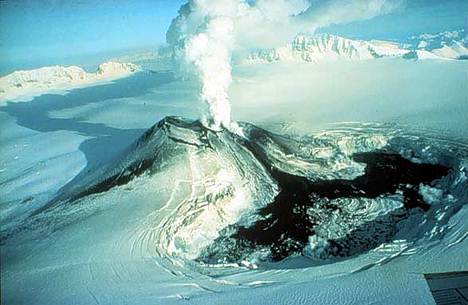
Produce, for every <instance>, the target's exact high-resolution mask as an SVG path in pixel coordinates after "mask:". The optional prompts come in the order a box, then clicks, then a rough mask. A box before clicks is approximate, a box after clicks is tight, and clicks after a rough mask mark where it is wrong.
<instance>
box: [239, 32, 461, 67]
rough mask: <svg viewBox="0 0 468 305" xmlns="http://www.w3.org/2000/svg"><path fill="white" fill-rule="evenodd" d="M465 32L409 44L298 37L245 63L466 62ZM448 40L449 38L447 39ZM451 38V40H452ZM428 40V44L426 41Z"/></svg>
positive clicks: (254, 54)
mask: <svg viewBox="0 0 468 305" xmlns="http://www.w3.org/2000/svg"><path fill="white" fill-rule="evenodd" d="M460 33H461V32H456V33H452V32H450V33H449V34H450V35H448V34H447V35H448V36H447V35H445V36H444V35H442V34H440V35H442V36H440V35H429V34H425V35H422V36H418V37H412V38H410V40H409V42H408V43H397V42H392V41H382V40H370V41H364V40H353V39H347V38H343V37H339V36H335V35H329V34H321V35H304V34H299V35H297V36H296V37H295V38H294V40H293V41H292V42H291V43H289V44H287V45H285V46H281V47H278V48H273V49H265V50H257V51H254V52H252V53H250V54H249V55H248V56H247V58H246V59H244V60H243V61H242V62H243V63H266V62H275V61H285V62H313V63H318V62H329V61H337V60H347V61H356V60H369V59H376V58H382V57H401V58H404V59H465V58H466V57H467V56H468V49H467V43H466V39H465V38H461V37H462V34H460ZM446 36H447V37H446ZM449 38H450V39H449ZM425 39H426V40H425Z"/></svg>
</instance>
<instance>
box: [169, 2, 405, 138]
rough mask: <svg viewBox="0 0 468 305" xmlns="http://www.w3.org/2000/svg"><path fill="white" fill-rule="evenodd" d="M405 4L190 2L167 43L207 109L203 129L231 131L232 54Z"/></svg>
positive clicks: (171, 28)
mask: <svg viewBox="0 0 468 305" xmlns="http://www.w3.org/2000/svg"><path fill="white" fill-rule="evenodd" d="M404 1H405V0H368V1H365V0H323V1H317V0H189V1H188V2H187V3H186V4H184V5H182V7H181V8H180V10H179V15H178V16H177V17H176V18H174V20H172V23H171V26H170V27H169V29H168V31H167V33H166V40H167V43H168V44H169V45H171V46H172V48H173V51H174V56H175V58H177V59H179V60H180V59H183V60H180V62H185V63H186V64H188V66H191V67H194V68H195V71H196V72H197V75H198V76H199V78H200V81H201V92H200V98H201V100H202V101H203V102H204V105H205V106H206V108H207V110H208V111H206V112H205V113H204V114H203V116H202V122H203V124H204V125H205V126H207V127H209V128H211V129H214V130H219V129H221V128H222V127H225V128H228V129H231V130H233V129H235V128H236V125H235V124H233V123H231V105H230V103H229V96H228V93H227V92H228V89H229V85H230V84H231V81H232V76H231V57H232V54H233V52H236V51H240V52H242V51H246V50H248V49H249V48H263V47H276V46H278V45H281V44H284V43H285V42H287V41H289V40H290V39H292V38H293V37H294V36H295V35H296V34H298V33H299V32H303V33H304V32H309V33H312V32H314V31H315V29H317V28H318V27H321V26H322V27H323V26H327V25H329V24H332V23H334V24H337V23H342V22H351V21H354V20H363V19H369V18H373V17H375V16H378V15H381V14H387V13H390V12H392V11H394V10H395V9H398V8H400V7H402V6H403V5H404V4H405V3H404Z"/></svg>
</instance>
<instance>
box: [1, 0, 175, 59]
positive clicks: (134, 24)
mask: <svg viewBox="0 0 468 305" xmlns="http://www.w3.org/2000/svg"><path fill="white" fill-rule="evenodd" d="M183 2H184V1H183V0H146V1H135V0H133V1H130V0H120V1H119V0H96V1H92V0H69V1H65V0H6V1H5V0H3V1H0V51H1V53H2V54H1V58H2V66H4V65H6V64H7V63H9V66H15V65H29V64H33V63H35V62H43V63H45V64H53V63H61V62H62V61H64V60H65V59H66V58H67V57H72V58H73V57H80V56H83V55H86V54H91V53H108V52H113V51H119V50H125V49H129V48H137V47H148V46H154V45H156V44H158V43H161V42H164V37H165V32H166V30H167V27H168V26H169V24H170V22H171V20H172V18H173V17H174V16H175V15H176V14H177V10H178V9H179V7H180V5H181V4H182V3H183Z"/></svg>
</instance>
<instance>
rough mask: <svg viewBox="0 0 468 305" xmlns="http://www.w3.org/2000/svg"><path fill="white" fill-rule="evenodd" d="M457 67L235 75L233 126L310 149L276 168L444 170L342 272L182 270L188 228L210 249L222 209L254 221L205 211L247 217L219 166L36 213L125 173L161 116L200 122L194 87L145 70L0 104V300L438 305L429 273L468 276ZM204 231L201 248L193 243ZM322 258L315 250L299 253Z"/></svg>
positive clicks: (251, 68)
mask: <svg viewBox="0 0 468 305" xmlns="http://www.w3.org/2000/svg"><path fill="white" fill-rule="evenodd" d="M467 68H468V63H467V62H466V61H446V60H429V61H408V60H405V59H402V58H387V59H381V60H378V61H377V60H376V61H365V62H361V61H359V62H347V63H343V62H340V63H339V64H338V63H333V62H329V63H320V64H303V63H302V64H291V63H281V62H278V63H273V64H267V65H265V64H258V65H239V66H236V67H234V84H233V86H232V87H231V90H230V96H231V102H232V105H233V117H234V119H235V120H240V121H248V122H250V123H255V124H257V125H258V126H262V127H265V128H266V129H268V130H272V131H275V132H277V133H280V134H283V135H288V136H290V137H292V138H297V137H299V138H301V139H308V137H312V138H313V139H314V141H313V143H315V144H314V145H316V146H313V145H312V149H313V152H314V154H313V156H314V158H317V160H315V159H311V160H305V161H304V160H302V161H300V160H298V159H296V158H295V157H294V156H290V155H281V154H280V155H278V156H279V157H278V158H279V160H281V162H285V163H284V164H286V165H285V166H290V165H291V164H293V165H294V166H297V168H309V167H308V166H312V167H310V168H312V169H315V167H313V164H314V162H315V161H317V162H318V164H322V162H323V160H329V158H330V157H332V161H333V162H331V163H326V165H327V166H324V167H323V168H321V169H320V168H319V169H318V170H317V169H316V170H317V172H318V173H321V174H324V175H325V174H326V173H331V175H335V174H334V173H335V171H336V175H338V177H340V175H351V176H353V175H356V173H359V172H360V171H362V166H361V165H359V164H358V163H356V162H352V161H351V160H350V158H349V155H350V154H351V153H352V152H354V151H362V150H364V151H365V150H375V149H382V148H385V147H387V148H388V147H389V149H391V150H392V151H397V152H399V153H401V154H402V155H403V156H405V157H406V158H409V159H412V160H415V162H421V161H422V162H431V163H443V164H444V165H446V166H450V167H451V168H452V170H451V173H450V174H449V176H447V177H445V178H444V179H442V180H441V181H440V182H438V184H437V185H435V186H432V187H429V186H426V185H422V186H421V187H420V192H421V193H422V194H423V197H424V198H425V199H426V200H427V201H428V202H429V203H431V204H433V205H434V208H433V209H431V210H429V211H428V213H427V214H421V213H419V214H418V213H413V214H411V215H410V216H409V217H408V218H407V219H406V220H405V221H404V222H402V223H400V228H399V231H398V233H397V235H395V237H394V238H393V240H392V241H390V242H388V243H384V244H381V245H380V246H379V247H377V248H375V249H372V250H370V251H366V252H364V253H361V254H360V255H355V256H351V257H346V258H339V259H337V258H327V259H316V258H313V257H306V256H296V257H290V258H287V259H285V260H283V261H281V262H276V263H273V262H261V261H260V262H259V261H245V262H242V263H240V264H237V265H236V264H231V265H229V266H216V267H215V266H212V267H210V266H203V265H200V264H198V263H190V262H187V260H186V259H187V257H189V255H186V254H187V253H189V254H190V253H193V252H189V250H190V249H192V250H193V249H196V247H197V244H196V243H193V244H190V242H191V240H190V238H189V237H190V236H189V235H187V233H186V232H184V229H187V228H189V229H191V230H193V232H195V233H196V234H194V241H197V242H203V243H205V242H206V241H207V240H210V239H213V238H214V235H216V234H217V232H216V230H218V227H216V228H215V229H216V230H212V229H213V227H212V226H210V223H209V222H206V221H204V219H218V218H216V217H218V216H217V214H216V212H219V211H223V212H224V213H226V215H227V216H225V217H226V219H227V220H225V221H232V219H233V217H234V218H235V217H237V216H238V215H237V216H236V213H242V211H244V212H245V210H248V208H245V207H243V208H242V211H241V212H239V211H237V210H235V209H234V210H233V209H229V204H227V205H226V203H225V202H223V201H219V202H220V203H219V204H220V205H219V209H218V210H216V209H214V211H212V210H210V205H204V204H203V203H204V202H205V201H204V200H207V198H213V197H216V196H217V194H218V195H219V194H220V192H224V190H228V191H227V192H228V194H231V193H232V194H234V195H233V196H234V197H233V198H237V199H236V200H237V201H236V202H238V203H242V204H245V198H248V196H247V195H248V194H255V190H251V189H252V188H253V187H254V186H255V185H257V184H255V183H252V184H250V185H249V184H248V183H245V181H242V176H230V175H226V174H225V172H223V170H224V171H227V173H228V174H229V173H232V172H235V170H236V168H237V167H236V166H241V165H239V164H237V165H236V162H234V161H232V160H231V159H229V158H227V159H226V156H225V155H224V153H219V154H201V153H197V151H196V150H195V149H194V148H188V150H187V151H189V152H190V153H188V154H182V155H181V156H179V157H170V158H169V157H168V158H167V159H164V164H165V166H161V168H158V169H157V170H155V171H154V172H152V173H151V174H149V173H146V174H143V175H141V176H139V177H135V178H133V179H132V180H130V181H129V182H128V183H126V184H123V185H120V186H115V187H114V188H112V189H110V190H108V191H106V192H103V193H99V194H91V195H89V196H85V197H83V198H80V199H78V200H77V201H75V202H67V201H58V202H56V203H55V204H54V205H52V206H51V207H49V208H48V209H46V210H45V212H41V213H35V212H36V211H38V210H40V209H41V208H42V207H44V205H46V204H47V203H48V202H50V201H51V200H52V199H53V198H54V197H55V196H57V195H58V196H60V195H61V194H73V192H74V190H76V189H80V187H81V186H83V185H87V183H90V182H89V181H90V180H92V179H94V178H92V177H96V176H97V177H100V176H105V175H106V174H103V172H105V168H106V167H108V166H112V164H122V163H119V162H120V161H118V160H120V158H121V157H122V156H127V155H128V153H129V151H130V154H131V153H132V151H133V150H131V149H130V150H129V149H127V147H128V146H129V145H131V143H133V141H135V140H136V139H137V138H138V137H139V136H140V135H141V134H142V133H143V132H144V131H145V130H146V129H147V128H149V127H151V126H152V125H153V124H155V123H157V122H158V121H159V120H161V119H162V118H164V117H165V116H167V115H179V116H182V117H189V118H197V116H198V109H197V108H198V104H199V103H198V102H197V92H198V85H197V83H196V82H193V81H182V80H180V79H178V78H176V77H175V76H174V75H173V74H172V73H171V72H170V71H156V72H155V71H147V70H144V67H143V72H141V73H137V74H135V75H132V76H130V77H127V78H124V79H120V80H117V81H114V82H112V83H106V84H98V85H96V86H91V87H85V88H78V89H74V90H71V91H69V92H68V93H65V94H50V93H49V94H43V95H40V96H37V97H35V98H34V99H32V100H30V101H27V102H24V103H14V102H6V103H4V104H3V105H2V106H1V107H0V116H1V120H0V124H1V126H0V130H1V131H2V132H1V133H0V145H1V147H2V151H1V155H0V162H1V163H0V193H1V194H2V196H1V199H0V200H1V203H0V209H1V210H0V212H1V214H0V217H1V228H0V229H1V232H2V245H1V251H2V255H1V265H2V270H1V272H2V274H1V277H2V281H1V292H2V293H1V298H2V303H5V304H92V303H97V304H180V303H187V304H309V303H312V304H434V301H433V299H432V297H431V295H430V292H429V288H428V286H427V284H426V282H425V280H424V277H423V273H431V272H442V271H455V270H461V269H467V268H468V264H467V261H466V259H464V258H466V256H467V250H466V249H468V238H467V236H468V227H467V222H466V218H467V216H468V205H467V204H466V203H467V200H468V195H467V192H466V185H467V182H466V179H467V178H466V175H467V145H468V137H467V135H466V130H467V128H468V90H467V84H468V75H467V72H466V71H468V69H467ZM338 122H348V123H338ZM349 122H354V123H349ZM171 128H172V127H171ZM171 130H172V131H171V132H173V134H171V136H175V137H178V136H180V137H183V135H180V134H179V133H178V132H177V128H175V129H171ZM190 137H191V136H190ZM190 139H192V138H190ZM194 139H195V140H196V138H194ZM195 140H194V141H195ZM168 141H169V140H168ZM171 143H172V142H171ZM226 143H231V142H226ZM307 143H309V142H307ZM171 145H173V144H171ZM181 145H186V146H187V145H188V146H187V147H192V146H190V145H189V144H181ZM308 145H311V144H310V143H309V144H307V145H305V147H310V146H308ZM167 147H172V146H167ZM174 147H178V146H174ZM230 149H233V146H230ZM172 153H173V152H172V151H169V152H168V153H167V156H172V155H171V154H172ZM136 158H138V156H137V157H136ZM314 160H315V161H314ZM306 161H307V162H309V163H310V164H312V165H310V164H309V163H307V162H306ZM327 162H329V161H327ZM308 164H309V165H308ZM241 167H242V166H241ZM103 168H104V170H103ZM116 168H120V167H118V166H117V167H116ZM90 177H91V178H90ZM232 177H234V179H233V178H232ZM217 182H218V184H217ZM249 189H250V190H249ZM239 190H244V191H245V192H246V193H245V194H243V195H242V194H241V193H239ZM273 191H274V190H271V192H273ZM249 192H251V193H249ZM223 194H224V193H223ZM236 194H238V195H239V196H237V195H236ZM244 195H245V196H244ZM270 195H271V193H270ZM210 196H211V197H210ZM246 196H247V197H246ZM221 198H223V197H221ZM379 200H382V201H383V202H387V203H391V202H393V201H392V200H395V198H390V199H388V201H385V200H387V199H386V198H382V199H379ZM217 202H218V201H217ZM190 204H193V205H194V206H195V207H196V211H200V212H201V214H197V215H193V216H191V217H188V218H186V219H184V217H185V216H184V215H185V214H184V213H181V212H183V211H186V210H187V208H188V207H190ZM380 204H381V203H380ZM392 204H393V203H392ZM394 204H396V205H397V204H398V203H394ZM378 207H379V203H378V202H377V203H375V204H370V209H375V208H378ZM189 212H190V209H189V210H188V213H189ZM229 213H231V214H229ZM31 214H34V215H33V216H32V217H29V218H28V216H30V215H31ZM199 215H202V216H203V217H206V218H203V217H202V218H200V216H199ZM221 215H223V214H221ZM233 215H234V216H233ZM228 216H229V217H228ZM229 219H230V220H229ZM187 221H188V222H187ZM25 224H26V225H25ZM203 228H205V229H207V232H210V233H209V234H211V235H209V234H207V235H205V236H203V234H202V233H203V230H202V229H203ZM208 229H210V230H208ZM168 232H169V233H170V232H173V233H174V232H175V233H174V235H173V236H171V235H170V234H169V233H168ZM200 232H201V234H200ZM213 234H214V235H213ZM174 236H179V237H180V238H174V239H171V238H173V237H174ZM195 237H196V239H195ZM182 238H184V239H182ZM182 241H183V243H182ZM316 246H317V243H314V242H311V245H310V248H309V249H307V251H309V252H313V251H314V249H315V248H316ZM187 249H188V250H187ZM192 250H190V251H192ZM181 251H182V252H181ZM307 251H306V252H307ZM178 253H182V255H178ZM309 254H310V253H309ZM189 258H191V257H189Z"/></svg>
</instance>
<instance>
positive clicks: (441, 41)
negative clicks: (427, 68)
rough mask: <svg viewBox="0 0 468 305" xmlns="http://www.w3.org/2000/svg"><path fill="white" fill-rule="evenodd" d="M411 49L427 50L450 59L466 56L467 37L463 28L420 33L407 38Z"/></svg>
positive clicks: (467, 53) (467, 51)
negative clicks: (434, 32) (435, 32)
mask: <svg viewBox="0 0 468 305" xmlns="http://www.w3.org/2000/svg"><path fill="white" fill-rule="evenodd" d="M408 42H409V44H410V45H411V46H412V48H413V49H415V50H417V51H428V52H431V53H432V54H434V55H436V56H438V57H443V58H450V59H467V58H468V38H467V34H466V31H465V29H461V30H457V31H446V32H442V33H437V34H427V33H426V34H421V35H418V36H413V37H410V39H409V40H408Z"/></svg>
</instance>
